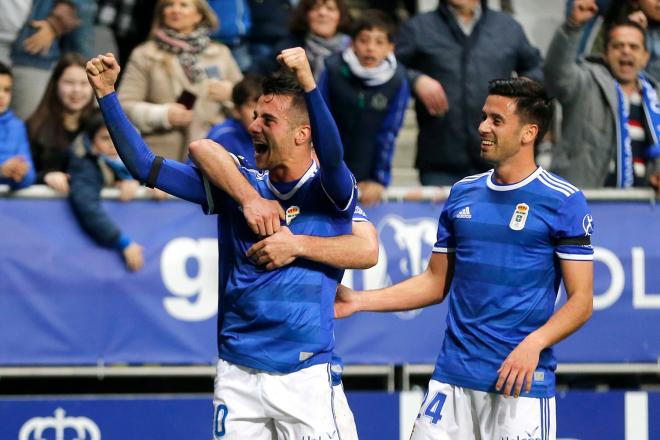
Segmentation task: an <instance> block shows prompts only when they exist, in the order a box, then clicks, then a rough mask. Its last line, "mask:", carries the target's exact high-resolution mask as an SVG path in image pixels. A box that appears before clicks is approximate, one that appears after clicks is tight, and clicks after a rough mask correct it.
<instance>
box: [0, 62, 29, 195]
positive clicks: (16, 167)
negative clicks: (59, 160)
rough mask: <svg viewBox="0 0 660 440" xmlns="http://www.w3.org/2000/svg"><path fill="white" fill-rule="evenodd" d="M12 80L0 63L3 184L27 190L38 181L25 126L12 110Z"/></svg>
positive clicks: (0, 173) (0, 176)
mask: <svg viewBox="0 0 660 440" xmlns="http://www.w3.org/2000/svg"><path fill="white" fill-rule="evenodd" d="M12 82H13V77H12V74H11V70H9V68H8V67H7V66H5V65H4V64H2V63H0V184H4V185H9V187H10V188H11V189H20V188H25V187H26V186H29V185H32V183H34V180H35V173H34V165H33V164H32V157H31V155H30V143H29V142H28V136H27V130H26V129H25V124H24V123H23V121H21V120H20V119H19V118H18V117H17V116H15V115H14V113H12V111H11V110H9V104H10V103H11V92H12Z"/></svg>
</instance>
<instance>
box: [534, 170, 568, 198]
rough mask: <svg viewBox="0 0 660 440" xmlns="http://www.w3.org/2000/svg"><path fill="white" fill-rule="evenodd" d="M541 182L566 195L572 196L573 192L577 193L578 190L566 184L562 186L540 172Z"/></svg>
mask: <svg viewBox="0 0 660 440" xmlns="http://www.w3.org/2000/svg"><path fill="white" fill-rule="evenodd" d="M539 182H541V183H542V184H544V185H545V186H547V187H548V188H550V189H552V190H555V191H557V192H559V193H561V194H563V195H565V196H566V197H570V196H572V195H573V194H575V192H576V191H574V190H572V189H569V188H566V187H564V186H560V185H559V184H557V183H555V182H553V181H552V180H550V179H549V178H548V177H547V176H546V175H545V174H544V173H541V174H539Z"/></svg>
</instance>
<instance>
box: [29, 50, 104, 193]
mask: <svg viewBox="0 0 660 440" xmlns="http://www.w3.org/2000/svg"><path fill="white" fill-rule="evenodd" d="M93 106H94V101H93V100H92V88H91V87H90V85H89V83H88V82H87V75H86V73H85V59H84V58H83V57H82V56H81V55H77V54H73V53H69V54H66V55H64V56H63V57H62V58H61V59H60V61H59V62H58V63H57V65H56V66H55V69H54V70H53V74H52V76H51V78H50V81H49V82H48V85H47V87H46V92H45V93H44V96H43V98H42V99H41V102H40V103H39V105H38V106H37V109H36V110H35V111H34V113H33V114H32V116H30V118H29V119H28V120H27V127H28V135H29V138H30V147H31V150H32V159H33V160H34V165H35V169H36V171H37V182H38V183H45V184H46V185H48V186H50V187H51V188H53V189H54V190H55V191H57V192H59V193H62V194H68V192H69V179H68V176H67V174H66V170H67V168H68V166H69V150H70V149H69V146H70V145H71V142H73V140H74V139H75V138H76V136H78V134H80V132H81V130H82V126H83V122H84V120H85V118H86V117H87V116H88V115H89V113H90V112H91V110H92V108H93Z"/></svg>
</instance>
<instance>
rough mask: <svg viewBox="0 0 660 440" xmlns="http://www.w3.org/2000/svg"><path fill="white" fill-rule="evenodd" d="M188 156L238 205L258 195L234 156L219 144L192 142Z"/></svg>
mask: <svg viewBox="0 0 660 440" xmlns="http://www.w3.org/2000/svg"><path fill="white" fill-rule="evenodd" d="M189 151H190V156H191V158H192V159H193V161H194V162H195V163H196V164H197V166H198V167H199V168H200V170H202V172H203V173H204V174H205V175H206V176H207V177H208V179H209V180H210V181H211V182H212V183H213V184H214V185H215V186H216V187H218V188H220V189H221V190H222V191H224V192H225V193H227V194H228V195H229V196H230V197H231V198H232V199H234V200H235V201H236V202H237V203H238V204H239V205H241V206H243V205H244V204H245V203H246V202H247V201H248V200H250V199H251V198H254V197H259V193H257V190H256V189H254V187H253V186H252V185H250V183H249V182H248V181H247V180H246V179H245V177H244V176H243V174H242V173H241V172H240V171H239V169H238V167H237V164H236V162H235V160H234V158H233V157H232V156H231V155H230V154H229V153H228V152H227V150H225V149H224V148H223V147H222V146H221V145H219V144H216V143H210V142H194V143H193V144H191V145H190V149H189Z"/></svg>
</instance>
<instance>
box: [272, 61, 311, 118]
mask: <svg viewBox="0 0 660 440" xmlns="http://www.w3.org/2000/svg"><path fill="white" fill-rule="evenodd" d="M261 87H262V89H263V91H262V95H264V96H266V95H282V96H290V97H291V98H292V99H291V108H294V109H296V110H298V111H299V112H300V113H301V115H302V114H304V115H305V118H307V117H308V116H307V115H308V113H307V104H306V103H305V90H304V89H303V88H302V86H301V85H300V83H298V80H297V79H296V77H295V76H294V74H293V73H291V72H290V71H289V70H285V69H281V70H279V71H278V72H275V73H273V74H272V75H270V76H268V77H266V79H264V81H263V82H262V83H261Z"/></svg>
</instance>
